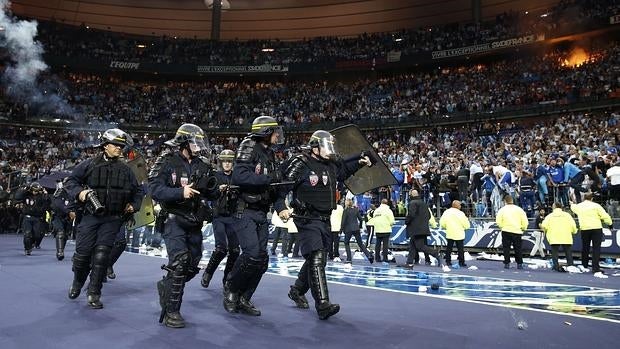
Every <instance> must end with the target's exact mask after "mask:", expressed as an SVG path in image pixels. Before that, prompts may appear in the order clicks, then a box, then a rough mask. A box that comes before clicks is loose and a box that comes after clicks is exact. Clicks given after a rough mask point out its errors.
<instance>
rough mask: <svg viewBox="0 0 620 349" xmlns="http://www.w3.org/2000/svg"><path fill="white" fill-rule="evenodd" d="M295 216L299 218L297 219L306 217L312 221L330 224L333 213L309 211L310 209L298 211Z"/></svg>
mask: <svg viewBox="0 0 620 349" xmlns="http://www.w3.org/2000/svg"><path fill="white" fill-rule="evenodd" d="M295 216H297V219H304V217H307V218H309V219H312V220H317V221H321V222H325V223H327V222H330V220H331V217H330V216H331V213H329V214H328V213H321V212H320V211H317V210H308V209H301V210H297V211H295Z"/></svg>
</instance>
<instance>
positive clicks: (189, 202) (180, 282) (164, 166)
mask: <svg viewBox="0 0 620 349" xmlns="http://www.w3.org/2000/svg"><path fill="white" fill-rule="evenodd" d="M212 172H213V171H212V167H211V165H210V164H209V163H208V161H207V159H205V158H202V157H195V158H193V159H192V160H191V162H190V161H188V160H187V159H185V158H184V157H183V156H182V154H181V153H180V152H178V151H177V152H169V151H166V152H164V153H162V154H161V155H160V156H159V157H158V158H157V160H156V161H155V164H154V165H153V167H152V169H151V171H150V173H149V189H150V191H151V194H152V195H153V199H154V200H156V201H157V202H159V205H160V206H161V211H160V213H159V216H158V219H164V222H165V223H164V229H163V232H162V236H163V238H164V241H165V243H166V250H167V252H168V266H167V267H165V269H166V270H167V271H168V274H167V275H166V276H165V277H164V278H163V279H162V280H160V281H159V282H158V283H157V290H158V292H159V296H160V304H161V306H162V316H161V317H160V322H163V321H164V320H166V318H165V317H166V316H168V317H170V316H172V314H177V315H179V314H178V312H179V310H180V308H181V302H182V297H183V289H184V287H185V283H186V282H187V281H189V280H191V279H192V278H193V277H194V276H196V275H197V274H198V272H199V268H198V264H199V263H200V259H201V258H202V225H203V222H204V221H206V220H210V219H211V217H210V216H211V208H210V207H209V206H208V202H207V201H208V200H212V199H216V198H217V196H218V192H217V186H216V184H217V183H216V181H215V178H214V177H212ZM190 183H194V186H193V188H194V189H196V190H198V191H200V193H201V194H200V195H196V196H194V197H193V198H190V199H185V198H183V187H184V186H185V185H188V184H190ZM179 316H180V315H179ZM180 322H182V320H181V321H180ZM166 324H167V325H168V324H169V323H168V321H167V320H166ZM175 326H177V325H172V326H171V327H175ZM178 326H181V325H180V324H179V325H178ZM183 326H184V324H183Z"/></svg>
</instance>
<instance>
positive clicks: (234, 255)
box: [228, 247, 241, 258]
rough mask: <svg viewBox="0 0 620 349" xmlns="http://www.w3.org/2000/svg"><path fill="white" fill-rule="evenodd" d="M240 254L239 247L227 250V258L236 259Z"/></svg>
mask: <svg viewBox="0 0 620 349" xmlns="http://www.w3.org/2000/svg"><path fill="white" fill-rule="evenodd" d="M240 253H241V249H240V248H239V247H233V248H229V249H228V258H237V257H239V254H240Z"/></svg>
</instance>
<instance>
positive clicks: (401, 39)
mask: <svg viewBox="0 0 620 349" xmlns="http://www.w3.org/2000/svg"><path fill="white" fill-rule="evenodd" d="M394 41H396V42H401V41H403V38H396V39H394Z"/></svg>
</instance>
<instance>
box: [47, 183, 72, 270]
mask: <svg viewBox="0 0 620 349" xmlns="http://www.w3.org/2000/svg"><path fill="white" fill-rule="evenodd" d="M51 208H52V212H53V213H54V214H53V218H52V230H53V232H54V234H55V235H56V258H57V259H58V260H59V261H61V260H63V259H64V258H65V246H66V245H67V239H68V236H69V233H70V231H71V226H72V224H73V220H74V219H75V200H73V199H72V198H71V197H70V196H69V193H67V191H66V190H65V189H64V184H63V182H58V183H57V185H56V191H55V192H54V194H53V195H52V202H51Z"/></svg>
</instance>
